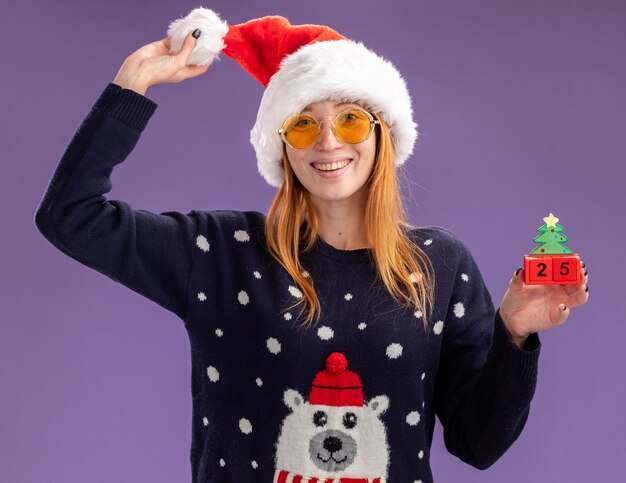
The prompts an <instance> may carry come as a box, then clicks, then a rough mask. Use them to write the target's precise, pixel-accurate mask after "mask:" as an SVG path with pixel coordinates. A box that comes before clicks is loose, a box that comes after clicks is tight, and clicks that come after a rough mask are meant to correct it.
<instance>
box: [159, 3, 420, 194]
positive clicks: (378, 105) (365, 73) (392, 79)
mask: <svg viewBox="0 0 626 483" xmlns="http://www.w3.org/2000/svg"><path fill="white" fill-rule="evenodd" d="M197 28H198V29H200V30H201V31H202V35H201V36H200V38H199V39H198V41H197V43H196V46H195V47H194V50H193V51H192V53H191V55H190V56H189V58H188V60H187V64H188V65H191V64H194V65H208V64H211V63H212V62H213V60H214V59H215V58H216V57H217V56H218V54H219V53H220V52H223V53H224V54H226V55H227V56H229V57H232V58H233V59H235V60H236V61H237V62H238V63H239V64H240V65H241V66H242V67H243V68H244V69H246V70H247V71H248V73H250V74H251V75H252V76H253V77H254V78H255V79H256V80H257V81H259V82H260V83H261V84H262V85H264V86H266V89H265V92H264V93H263V98H262V100H261V105H260V107H259V111H258V113H257V118H256V122H255V124H254V127H253V128H252V131H251V132H250V142H251V143H252V145H253V147H254V149H255V151H256V156H257V165H258V169H259V173H260V174H261V176H263V178H265V180H266V181H267V182H268V183H269V184H270V185H272V186H275V187H279V186H280V185H281V184H282V182H283V179H284V173H283V168H282V166H281V160H282V154H283V142H282V139H281V138H280V136H279V134H278V130H279V129H280V128H281V127H282V124H283V122H284V121H285V119H287V118H288V117H289V116H293V115H295V114H298V113H300V112H301V111H302V110H303V109H304V108H305V107H306V106H308V105H309V104H311V103H314V102H320V101H326V100H333V99H337V100H349V101H352V102H359V103H362V104H364V105H365V106H367V108H368V109H371V110H372V111H373V112H375V113H378V114H379V115H380V116H381V117H382V119H383V120H384V121H385V122H386V123H387V125H388V126H389V128H390V130H391V136H392V139H393V142H394V148H395V158H396V165H397V166H399V165H401V164H403V163H404V162H405V161H406V160H407V158H408V157H409V156H410V155H411V154H412V152H413V146H414V144H415V141H416V139H417V136H418V133H417V124H416V123H415V122H414V121H413V110H412V107H411V97H410V96H409V93H408V90H407V87H406V83H405V81H404V79H403V78H402V76H401V75H400V73H399V72H398V70H397V69H396V68H395V67H394V66H393V64H392V63H391V62H389V61H388V60H386V59H384V58H382V57H380V56H379V55H377V54H375V53H374V52H372V51H371V50H369V49H368V48H367V47H365V46H364V45H363V44H362V43H360V42H354V41H351V40H349V39H347V38H345V37H343V36H342V35H341V34H339V33H337V32H336V31H334V30H333V29H331V28H329V27H326V26H322V25H291V24H290V23H289V20H287V19H286V18H284V17H279V16H270V17H263V18H259V19H254V20H250V21H248V22H246V23H243V24H239V25H231V26H228V25H227V23H226V22H224V21H223V20H221V19H220V18H219V17H218V15H217V14H216V13H215V12H213V11H212V10H209V9H207V8H202V7H200V8H196V9H194V10H193V11H192V12H191V13H190V14H189V15H187V16H186V17H184V18H181V19H178V20H175V21H173V22H172V23H171V24H170V26H169V28H168V31H167V35H168V37H170V40H171V43H170V50H171V51H172V52H173V53H177V52H179V51H180V49H181V47H182V44H183V41H184V39H185V38H186V37H187V36H188V35H189V33H191V32H193V31H194V30H195V29H197Z"/></svg>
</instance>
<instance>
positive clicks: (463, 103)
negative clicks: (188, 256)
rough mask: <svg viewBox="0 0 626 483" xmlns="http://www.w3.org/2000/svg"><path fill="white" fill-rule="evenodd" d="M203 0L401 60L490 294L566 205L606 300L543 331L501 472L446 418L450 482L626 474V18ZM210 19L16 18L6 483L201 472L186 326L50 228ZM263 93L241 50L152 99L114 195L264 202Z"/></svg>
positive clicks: (157, 7) (423, 184)
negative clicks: (96, 151)
mask: <svg viewBox="0 0 626 483" xmlns="http://www.w3.org/2000/svg"><path fill="white" fill-rule="evenodd" d="M54 3H57V4H56V5H55V4H54ZM203 3H204V5H206V6H210V7H212V8H214V9H215V10H216V11H217V12H219V13H221V15H222V17H223V18H224V19H226V20H227V21H228V22H229V23H232V24H235V23H240V22H243V21H246V20H248V19H250V18H254V17H259V16H263V15H269V14H281V15H284V16H287V17H288V18H290V19H291V21H292V22H293V23H321V24H327V25H330V26H332V27H334V28H335V29H337V30H338V31H340V32H342V33H343V34H344V35H347V36H348V37H352V38H355V39H357V40H361V41H363V42H364V43H365V44H366V45H367V46H369V47H370V48H372V49H373V50H375V51H377V52H378V53H380V54H381V55H384V56H386V57H388V58H390V59H391V60H392V61H393V62H394V63H395V65H396V66H397V67H398V68H399V70H400V71H401V72H402V73H403V74H404V76H405V78H406V79H407V82H408V85H409V90H410V91H411V93H412V96H413V99H414V107H415V118H416V120H417V121H418V122H419V124H420V129H421V133H422V135H421V138H420V140H419V141H418V144H417V146H416V151H415V154H414V155H413V157H412V158H411V159H410V161H409V162H408V166H407V174H408V176H409V177H410V179H411V180H412V183H411V193H410V195H409V196H408V206H409V210H410V215H411V219H412V221H413V223H415V224H418V225H433V224H434V225H439V226H443V227H446V228H448V229H450V230H452V231H453V232H455V233H456V234H457V235H458V236H460V237H461V238H462V239H463V240H464V241H465V242H466V244H467V245H468V246H469V247H470V249H471V250H472V252H473V253H474V256H475V258H476V259H477V261H478V264H479V266H480V267H481V270H482V272H483V275H484V278H485V280H486V282H487V285H488V287H489V289H490V291H491V294H492V297H493V299H494V303H496V304H499V301H500V300H501V298H502V296H503V294H504V292H505V290H506V287H507V283H508V280H509V278H510V276H511V274H512V272H513V271H514V270H515V269H516V268H517V267H518V266H519V265H520V263H521V261H522V257H523V255H524V254H526V253H528V252H529V251H530V250H531V249H532V248H534V246H535V244H534V243H533V242H532V240H533V238H534V236H535V235H536V232H535V229H536V228H537V227H539V226H540V225H541V224H542V218H543V217H544V216H546V215H547V214H548V212H549V211H552V212H554V213H555V215H556V216H558V217H559V218H560V219H561V224H562V225H563V226H564V227H565V233H566V234H567V236H568V237H569V238H570V242H569V243H568V246H569V247H570V248H571V249H572V250H574V251H575V252H578V253H580V254H581V256H582V259H583V260H584V261H585V262H586V263H587V265H588V267H589V273H590V277H591V280H590V284H589V285H590V294H591V298H590V301H589V303H588V304H587V305H586V306H583V307H580V308H578V309H577V310H575V311H573V312H572V315H571V317H570V319H569V321H568V322H567V323H566V325H565V326H563V327H560V328H557V329H553V330H551V331H548V332H544V333H542V335H541V339H542V342H543V353H542V356H541V361H540V373H539V381H538V387H537V392H536V396H535V399H534V401H533V404H532V407H531V413H530V418H529V420H528V423H527V425H526V429H525V431H524V432H523V433H522V435H521V437H520V438H519V440H518V441H517V442H516V443H515V444H514V445H513V447H512V448H511V449H510V450H509V452H508V453H507V454H506V455H505V456H504V457H502V459H501V460H499V461H498V462H497V463H496V464H495V465H494V466H493V467H492V468H490V469H489V470H487V471H484V472H481V471H478V470H475V469H473V468H471V467H469V466H467V465H465V464H464V463H462V462H460V461H459V460H457V459H456V458H455V457H453V456H451V455H449V454H448V453H447V452H446V450H445V448H444V446H443V443H442V438H441V428H440V427H439V426H438V428H437V431H436V436H435V441H434V443H433V446H434V448H433V451H432V466H433V471H434V475H435V479H436V481H441V482H451V481H463V482H501V481H503V480H504V479H505V478H506V480H507V481H509V482H511V483H515V482H527V481H539V482H568V483H572V482H587V481H602V482H617V481H623V474H621V473H622V472H618V469H619V468H623V467H624V464H623V461H624V449H625V448H626V436H625V434H626V412H625V411H624V400H625V399H626V391H625V386H624V369H626V363H625V362H626V357H625V356H624V353H623V352H624V349H623V347H624V339H625V338H626V329H625V328H624V320H623V312H624V311H623V309H619V308H618V303H617V302H618V300H619V298H622V299H623V297H624V289H623V282H624V278H625V274H626V266H625V264H624V258H622V257H623V256H622V255H621V251H622V247H623V244H624V240H625V239H626V223H625V222H624V214H623V213H624V207H625V206H626V194H625V189H624V182H625V181H626V176H625V174H626V169H625V166H624V153H625V151H626V150H625V146H624V139H625V136H624V131H625V129H624V128H625V127H626V122H625V117H626V114H625V113H626V102H625V97H626V94H625V92H626V91H625V89H624V86H625V85H626V75H625V74H626V67H625V63H624V59H625V56H624V45H626V4H625V3H624V2H623V1H620V0H615V1H608V0H605V1H598V0H595V1H594V0H588V1H557V0H553V1H546V0H529V1H526V2H517V1H498V0H493V1H472V2H467V1H456V2H451V1H441V0H439V1H436V2H435V1H432V2H426V1H414V0H411V1H408V0H405V1H387V2H385V3H384V5H385V6H384V13H382V12H381V8H383V7H381V5H383V3H382V2H365V1H363V0H359V1H355V0H343V1H341V2H336V1H333V2H327V1H318V2H312V3H310V4H306V2H294V1H290V2H288V1H264V2H259V1H251V0H247V1H239V2H233V1H226V0H213V1H211V2H210V3H206V2H203ZM173 4H175V5H174V6H173ZM305 4H306V5H305ZM198 5H200V3H199V2H196V1H179V2H153V1H151V2H148V1H134V2H124V1H121V0H114V1H107V2H96V1H93V0H89V1H84V0H83V1H76V0H74V1H65V2H63V3H62V4H61V3H60V2H42V1H35V2H27V3H18V2H10V3H9V2H6V3H5V5H3V7H2V12H3V13H2V17H3V18H2V20H3V24H4V26H3V28H2V36H3V37H4V38H3V41H2V42H1V47H0V48H1V49H2V54H3V55H2V58H3V59H5V62H4V66H3V68H2V74H1V79H2V80H1V82H2V84H1V87H2V90H1V93H0V95H1V96H2V99H1V105H2V109H1V114H0V116H1V122H2V124H1V126H2V128H1V129H0V144H1V146H2V163H1V165H0V169H1V171H0V174H1V178H0V179H2V190H1V192H0V197H1V198H0V200H1V202H2V206H4V207H5V215H4V216H5V217H7V218H8V226H7V224H6V223H5V225H4V229H3V232H2V238H1V240H2V241H1V243H2V247H1V253H2V255H1V256H2V273H3V276H2V278H1V280H0V284H1V285H0V302H1V304H2V315H1V318H2V333H1V336H0V377H1V381H0V387H1V398H0V480H2V481H7V482H9V481H10V482H39V481H54V482H57V481H58V482H61V481H63V482H84V481H89V482H94V483H97V482H110V481H141V482H143V481H151V482H173V481H175V482H178V481H189V480H190V469H189V463H188V454H189V446H190V437H191V436H190V426H191V397H190V356H189V347H188V340H187V336H186V333H185V331H184V328H183V325H182V323H181V321H179V320H178V319H177V318H176V317H175V316H173V315H172V314H170V313H169V312H166V311H164V310H163V309H161V308H160V307H159V306H157V305H156V304H154V303H152V302H150V301H148V300H146V299H143V298H142V297H140V296H138V295H137V294H136V293H134V292H132V291H130V290H128V289H126V288H125V287H123V286H121V285H118V284H116V283H114V282H113V281H111V280H109V279H107V278H106V277H104V276H102V275H101V274H99V273H97V272H95V271H92V270H90V269H88V268H86V267H83V266H82V265H80V264H79V263H78V262H75V261H73V260H71V259H69V258H67V257H66V256H65V255H63V254H62V253H61V252H59V251H57V250H56V249H55V248H54V247H52V246H51V245H50V244H48V243H47V242H46V241H45V240H44V239H43V238H42V237H41V235H39V233H38V232H37V231H36V229H35V226H34V224H33V216H34V212H35V209H36V207H37V205H38V203H39V201H40V199H41V196H42V194H43V192H44V189H45V187H46V186H47V183H48V181H49V180H50V177H51V175H52V172H53V170H54V168H55V166H56V164H57V162H58V160H59V158H60V156H61V155H62V153H63V151H64V149H65V147H66V145H67V143H68V142H69V140H70V138H71V136H72V135H73V133H74V131H75V130H76V128H77V127H78V125H79V123H80V122H81V120H82V119H83V118H84V116H85V115H86V114H87V112H88V110H89V108H90V107H91V105H92V104H93V102H94V101H95V100H96V98H97V97H98V95H99V94H100V92H101V91H102V89H103V88H104V87H105V85H106V83H107V82H109V81H111V80H112V79H113V78H114V77H115V74H116V73H117V70H118V69H119V67H120V65H121V63H122V62H123V61H124V59H125V58H126V56H127V55H129V54H130V53H131V52H133V51H134V50H136V49H137V48H139V47H140V46H141V45H144V44H146V43H149V42H151V41H153V40H158V39H161V38H163V37H164V36H165V32H166V29H167V26H168V24H169V22H170V21H171V20H173V19H175V18H177V17H179V16H183V15H186V14H187V13H188V12H189V11H190V10H191V9H192V8H194V7H196V6H198ZM6 59H8V65H7V62H6ZM261 94H262V88H261V86H260V85H258V84H257V83H256V82H255V81H254V80H253V79H252V78H251V77H250V76H249V75H248V74H246V73H245V72H244V71H243V70H242V69H241V68H240V67H239V66H238V65H237V64H236V63H235V62H234V61H232V59H230V58H228V57H225V56H223V57H222V61H221V62H219V63H218V64H216V65H214V66H212V67H211V69H210V70H209V71H208V73H207V74H205V75H203V76H200V77H198V78H195V79H191V80H188V81H185V82H183V83H181V84H165V85H158V86H154V87H152V88H151V89H150V90H149V91H148V93H147V96H148V97H150V98H151V99H153V100H154V101H155V102H157V103H158V104H159V108H158V109H157V111H156V113H155V115H154V117H153V118H152V120H151V121H150V123H149V125H148V127H147V129H146V130H145V131H144V134H143V135H142V138H141V140H140V141H139V143H138V145H137V147H136V149H135V151H134V152H133V153H132V154H131V156H130V157H129V159H128V160H127V161H126V162H125V163H123V164H122V165H121V166H119V167H118V168H116V170H115V171H114V174H113V185H114V188H113V190H112V191H111V192H110V193H109V195H108V197H109V199H123V200H125V201H127V202H129V203H130V204H131V205H132V206H133V207H134V208H137V209H148V210H151V211H155V212H160V211H166V210H179V211H184V212H187V211H189V210H191V209H257V210H260V211H264V212H265V211H266V209H267V207H268V206H269V203H270V200H271V198H272V197H273V194H274V189H272V188H271V187H269V186H268V185H266V184H265V183H264V181H263V180H262V179H261V177H260V176H259V175H258V174H257V171H256V166H255V163H254V152H253V150H252V147H251V146H250V145H249V143H248V132H249V129H250V128H251V127H252V125H253V123H254V116H255V114H256V109H257V108H258V105H259V102H260V99H261ZM18 200H19V201H18ZM399 483H406V482H399Z"/></svg>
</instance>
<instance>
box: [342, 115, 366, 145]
mask: <svg viewBox="0 0 626 483" xmlns="http://www.w3.org/2000/svg"><path fill="white" fill-rule="evenodd" d="M371 130H372V124H371V121H370V118H369V117H368V115H367V114H366V113H365V112H364V111H361V110H359V109H350V110H348V111H344V112H342V113H341V114H339V116H338V117H337V120H336V121H335V131H336V133H337V136H338V137H339V138H341V139H342V140H343V141H345V142H347V143H350V144H357V143H360V142H363V141H365V139H366V138H367V137H368V136H369V135H370V133H371Z"/></svg>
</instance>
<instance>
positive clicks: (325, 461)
mask: <svg viewBox="0 0 626 483" xmlns="http://www.w3.org/2000/svg"><path fill="white" fill-rule="evenodd" d="M317 459H318V460H320V461H323V462H324V463H328V462H329V461H330V460H333V461H334V462H335V463H343V462H344V461H346V460H347V459H348V457H347V456H346V457H345V458H344V459H342V460H341V461H337V460H336V459H335V458H333V455H332V453H331V455H330V456H329V457H328V459H327V460H325V459H324V458H322V457H321V456H320V454H319V453H317Z"/></svg>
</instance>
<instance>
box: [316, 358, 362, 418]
mask: <svg viewBox="0 0 626 483" xmlns="http://www.w3.org/2000/svg"><path fill="white" fill-rule="evenodd" d="M309 404H311V405H312V406H313V405H318V404H319V405H322V406H359V407H362V406H363V383H362V382H361V378H360V377H359V376H358V375H357V374H355V373H354V372H352V371H349V370H348V360H347V359H346V356H344V355H343V354H342V353H341V352H333V353H331V354H330V355H329V356H328V358H327V359H326V369H324V370H322V371H320V372H318V373H317V375H316V376H315V379H313V384H312V386H311V392H310V394H309Z"/></svg>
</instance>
